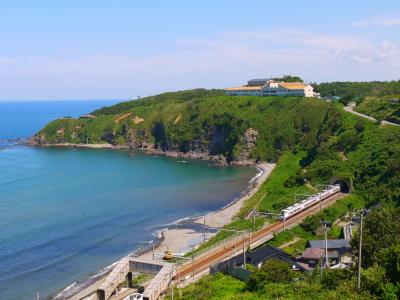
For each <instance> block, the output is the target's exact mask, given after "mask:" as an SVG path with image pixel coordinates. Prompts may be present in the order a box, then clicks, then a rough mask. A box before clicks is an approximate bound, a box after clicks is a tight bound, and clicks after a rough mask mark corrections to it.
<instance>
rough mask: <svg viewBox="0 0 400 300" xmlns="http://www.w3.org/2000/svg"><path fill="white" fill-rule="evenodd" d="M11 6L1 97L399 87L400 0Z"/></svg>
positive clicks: (5, 9) (1, 46)
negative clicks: (263, 82) (282, 82)
mask: <svg viewBox="0 0 400 300" xmlns="http://www.w3.org/2000/svg"><path fill="white" fill-rule="evenodd" d="M193 2H194V1H183V0H182V1H173V0H169V1H161V0H160V1H134V0H127V1H122V0H120V1H101V0H98V1H89V0H86V1H74V0H69V1H50V0H49V1H45V0H38V1H18V0H13V1H1V2H0V100H22V99H24V100H29V99H54V100H57V99H127V98H136V97H137V96H146V95H150V94H151V95H153V94H156V93H159V92H164V91H174V90H182V89H189V88H197V87H205V88H223V87H227V86H235V85H239V84H243V83H244V82H245V81H246V80H247V79H249V78H251V77H267V76H271V75H273V76H279V75H282V74H294V75H300V76H301V77H303V78H304V79H305V80H307V81H312V82H322V81H333V80H356V81H363V80H398V79H400V1H398V0H392V1H391V0H381V1H375V0H363V1H362V0H352V1H349V0H347V1H342V0H335V1H321V0H319V1H317V0H313V1H312V0H303V1H285V2H280V1H269V0H264V1H257V0H253V1H236V0H230V1H225V0H219V1H218V0H214V1H206V0H202V1H197V2H196V3H193Z"/></svg>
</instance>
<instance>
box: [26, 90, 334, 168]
mask: <svg viewBox="0 0 400 300" xmlns="http://www.w3.org/2000/svg"><path fill="white" fill-rule="evenodd" d="M328 108H329V105H328V104H327V103H326V102H324V101H321V100H317V99H306V98H301V97H285V98H282V97H275V98H274V97H269V98H268V99H267V98H259V97H231V96H225V95H223V93H222V91H220V90H203V89H199V90H189V91H181V92H174V93H165V94H161V95H158V96H153V97H147V98H143V99H140V100H135V101H128V102H122V103H119V104H117V105H114V106H110V107H104V108H102V109H99V110H97V111H94V112H92V113H91V114H90V115H85V116H83V117H81V118H79V119H73V118H69V117H65V118H61V119H58V120H55V121H53V122H51V123H49V124H47V125H46V127H45V128H43V129H42V130H40V131H39V132H38V133H37V134H35V135H34V136H33V137H32V138H31V140H30V144H31V145H38V146H51V145H77V146H85V145H94V144H109V145H112V146H115V147H122V148H132V149H144V150H146V151H148V152H150V153H153V154H161V155H169V156H177V157H190V158H200V159H209V160H213V161H216V162H217V163H219V164H239V165H252V164H255V163H256V162H258V161H275V160H276V159H277V158H278V157H279V155H280V153H281V152H282V151H285V150H293V149H295V147H296V145H299V144H300V145H301V146H302V147H303V148H304V147H305V148H310V147H312V145H313V143H314V141H315V138H316V137H317V134H318V128H320V127H321V125H322V123H323V120H324V112H326V111H327V110H328ZM321 112H322V113H321Z"/></svg>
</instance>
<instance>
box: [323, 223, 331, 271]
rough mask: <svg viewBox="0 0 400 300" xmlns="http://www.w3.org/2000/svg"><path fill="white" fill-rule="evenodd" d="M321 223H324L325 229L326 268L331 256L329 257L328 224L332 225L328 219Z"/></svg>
mask: <svg viewBox="0 0 400 300" xmlns="http://www.w3.org/2000/svg"><path fill="white" fill-rule="evenodd" d="M321 224H323V225H324V229H325V264H324V268H329V258H328V230H327V229H328V225H330V223H329V222H327V221H321ZM321 276H322V268H321Z"/></svg>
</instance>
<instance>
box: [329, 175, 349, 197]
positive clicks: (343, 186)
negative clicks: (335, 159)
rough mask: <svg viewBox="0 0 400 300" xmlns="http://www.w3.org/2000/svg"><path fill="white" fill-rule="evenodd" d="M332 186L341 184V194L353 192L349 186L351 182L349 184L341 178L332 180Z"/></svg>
mask: <svg viewBox="0 0 400 300" xmlns="http://www.w3.org/2000/svg"><path fill="white" fill-rule="evenodd" d="M331 184H332V185H335V184H339V185H340V192H341V193H345V194H348V193H350V192H351V187H350V184H349V182H348V181H347V180H345V179H341V178H332V180H331Z"/></svg>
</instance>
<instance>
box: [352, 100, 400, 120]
mask: <svg viewBox="0 0 400 300" xmlns="http://www.w3.org/2000/svg"><path fill="white" fill-rule="evenodd" d="M356 111H358V112H360V113H363V114H366V115H369V116H371V117H374V118H375V119H377V120H378V121H381V120H386V121H390V122H393V123H397V124H400V94H399V95H387V96H383V97H366V98H365V99H364V100H363V101H362V102H361V103H360V104H359V105H358V106H357V107H356Z"/></svg>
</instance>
